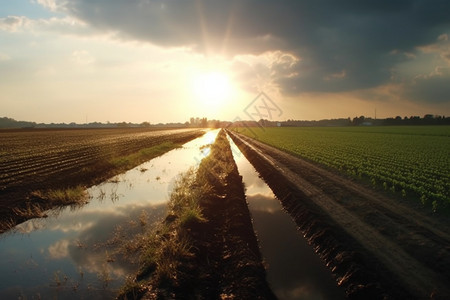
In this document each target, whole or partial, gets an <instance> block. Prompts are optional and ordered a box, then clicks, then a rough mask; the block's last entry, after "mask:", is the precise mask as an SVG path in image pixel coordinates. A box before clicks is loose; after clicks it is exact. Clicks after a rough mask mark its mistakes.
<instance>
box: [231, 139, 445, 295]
mask: <svg viewBox="0 0 450 300" xmlns="http://www.w3.org/2000/svg"><path fill="white" fill-rule="evenodd" d="M230 135H231V136H232V138H233V140H234V141H235V143H236V144H237V145H238V147H239V148H240V150H241V151H242V152H243V153H244V155H245V156H246V157H247V159H249V161H250V162H251V163H252V164H253V165H254V166H255V168H256V169H257V170H258V172H259V173H260V174H261V176H262V177H263V178H264V180H265V181H266V182H267V183H268V184H269V186H270V187H271V188H272V189H273V190H274V192H275V194H276V195H277V197H278V198H279V199H281V202H282V203H283V205H284V206H285V208H286V210H287V211H288V212H289V213H290V214H291V216H292V217H293V218H294V220H295V221H296V223H297V225H298V226H299V228H300V230H302V232H303V233H304V235H305V237H306V238H307V239H308V240H309V242H310V243H311V244H312V246H313V247H314V248H315V250H316V252H317V253H318V254H319V255H320V256H321V257H322V258H323V259H324V261H325V262H326V263H327V266H328V267H329V268H330V269H331V270H332V272H333V273H334V274H335V275H336V279H337V281H338V283H339V284H340V285H342V286H344V287H345V288H346V291H347V294H348V296H349V298H358V299H369V298H373V299H382V298H392V299H396V298H398V299H403V298H407V299H428V298H431V299H450V222H449V220H448V218H444V217H440V216H433V215H427V214H426V213H424V212H421V211H420V208H419V209H418V208H416V207H413V205H411V203H408V202H407V200H403V201H401V200H399V199H392V198H390V197H388V196H386V195H382V193H380V192H377V191H374V190H373V189H371V188H370V187H365V186H363V185H361V184H358V183H355V182H354V181H352V180H350V179H347V178H344V177H342V176H340V175H339V174H337V173H333V172H332V171H329V170H325V169H323V168H321V167H319V166H317V165H315V164H312V163H310V162H308V161H305V160H303V159H300V158H297V157H294V156H292V155H290V154H287V153H285V152H283V151H280V150H278V149H276V148H273V147H271V146H268V145H265V144H262V143H260V142H258V141H255V140H253V139H250V138H248V137H244V136H241V135H236V134H232V133H230Z"/></svg>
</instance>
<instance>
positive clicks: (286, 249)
mask: <svg viewBox="0 0 450 300" xmlns="http://www.w3.org/2000/svg"><path fill="white" fill-rule="evenodd" d="M231 143H232V141H231ZM232 150H233V154H234V158H235V160H236V163H237V165H238V169H239V173H240V174H241V175H242V177H243V181H244V183H245V186H246V195H247V202H248V204H249V209H250V212H251V215H252V219H253V227H254V229H255V231H256V234H257V236H258V240H259V243H260V247H261V252H262V255H263V257H264V260H265V262H266V264H267V279H268V281H269V284H270V285H271V287H272V290H273V291H274V293H275V294H276V296H277V297H278V298H279V299H344V294H343V291H341V290H340V289H339V288H338V287H337V286H336V283H335V281H334V280H333V278H332V276H331V273H330V271H329V270H328V269H326V267H325V266H324V264H323V262H322V261H321V260H320V258H319V257H318V256H317V255H316V254H315V253H314V251H313V249H312V248H311V246H309V245H308V243H307V242H306V240H305V239H304V238H303V237H302V235H301V234H300V233H299V232H298V231H297V227H296V225H295V223H294V222H293V221H292V219H291V217H290V216H289V215H288V214H287V213H286V212H285V211H283V209H282V206H281V204H280V202H279V201H278V199H276V197H275V195H274V194H273V192H272V191H271V190H270V188H269V187H268V186H267V185H266V184H265V182H264V181H263V180H262V179H261V178H259V176H258V173H257V172H256V170H255V169H254V168H253V166H252V165H251V164H250V163H249V162H248V160H247V159H246V158H245V157H244V156H243V154H242V153H241V152H240V151H239V150H238V148H237V147H236V145H235V144H234V143H232Z"/></svg>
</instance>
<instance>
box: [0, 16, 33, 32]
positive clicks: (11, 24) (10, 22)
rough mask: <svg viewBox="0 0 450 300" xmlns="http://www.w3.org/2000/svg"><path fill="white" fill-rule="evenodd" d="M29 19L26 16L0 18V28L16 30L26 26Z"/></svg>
mask: <svg viewBox="0 0 450 300" xmlns="http://www.w3.org/2000/svg"><path fill="white" fill-rule="evenodd" d="M28 22H29V19H28V18H26V17H18V16H8V17H6V18H0V30H4V31H9V32H15V31H17V30H18V29H20V28H22V27H24V26H26V25H27V24H28Z"/></svg>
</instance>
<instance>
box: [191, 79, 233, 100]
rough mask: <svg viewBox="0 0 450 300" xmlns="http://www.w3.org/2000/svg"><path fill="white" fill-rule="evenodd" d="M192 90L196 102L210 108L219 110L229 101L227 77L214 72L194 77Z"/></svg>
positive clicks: (229, 82) (229, 84)
mask: <svg viewBox="0 0 450 300" xmlns="http://www.w3.org/2000/svg"><path fill="white" fill-rule="evenodd" d="M192 88H193V93H194V97H195V98H196V99H197V101H198V102H199V103H201V104H203V105H206V106H209V107H211V108H219V107H220V106H221V105H222V104H224V102H226V101H227V100H228V99H229V97H230V95H231V92H232V84H231V81H230V78H229V76H227V74H226V73H223V72H216V71H212V72H205V73H199V74H196V75H194V76H193V81H192Z"/></svg>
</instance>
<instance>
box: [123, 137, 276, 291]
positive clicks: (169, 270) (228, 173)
mask: <svg viewBox="0 0 450 300" xmlns="http://www.w3.org/2000/svg"><path fill="white" fill-rule="evenodd" d="M152 241H153V243H152V246H148V247H147V248H144V249H143V253H144V254H143V259H142V261H143V262H144V263H143V264H142V265H141V268H140V271H139V272H138V274H137V275H136V277H135V280H134V281H133V282H129V283H128V285H127V286H126V287H125V288H124V289H123V291H122V294H121V298H124V299H133V298H141V297H142V298H145V299H276V297H275V295H274V294H273V292H272V291H271V289H270V287H269V285H268V284H267V281H266V271H265V268H264V265H263V262H262V257H261V253H260V249H259V246H258V241H257V238H256V236H255V233H254V231H253V226H252V221H251V217H250V213H249V210H248V206H247V203H246V200H245V191H244V186H243V183H242V177H241V176H240V175H239V172H238V170H237V166H236V164H235V162H234V160H233V155H232V152H231V148H230V146H229V143H228V140H227V138H226V133H225V131H223V130H222V131H221V132H220V133H219V134H218V137H217V139H216V141H215V143H214V144H213V145H211V153H210V155H209V156H208V157H206V158H204V159H203V160H202V162H201V164H200V166H199V168H198V170H197V172H196V173H191V174H189V173H188V174H186V175H185V176H184V177H183V178H182V179H181V180H180V181H179V183H178V185H177V186H176V187H175V189H174V192H173V193H172V196H171V199H170V201H169V214H168V215H167V217H166V218H165V220H164V222H163V223H162V224H161V226H160V227H159V228H158V229H157V230H156V231H154V232H153V237H152ZM146 257H147V258H148V259H146Z"/></svg>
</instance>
